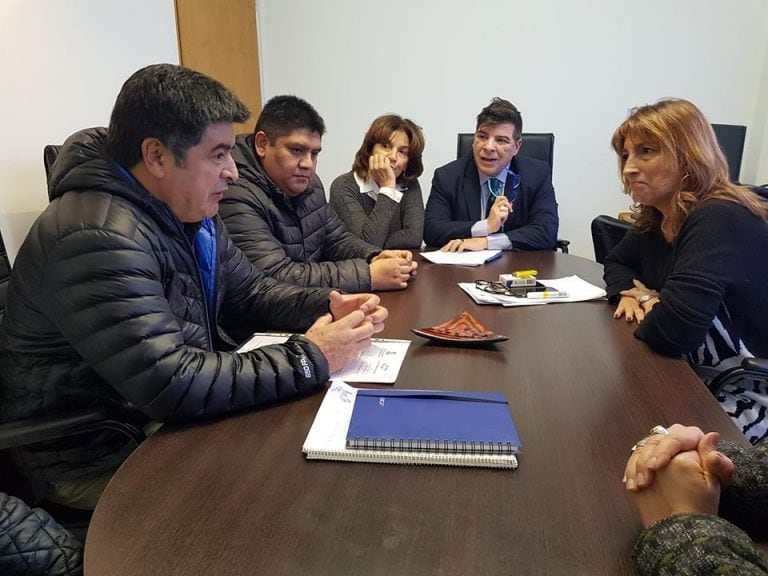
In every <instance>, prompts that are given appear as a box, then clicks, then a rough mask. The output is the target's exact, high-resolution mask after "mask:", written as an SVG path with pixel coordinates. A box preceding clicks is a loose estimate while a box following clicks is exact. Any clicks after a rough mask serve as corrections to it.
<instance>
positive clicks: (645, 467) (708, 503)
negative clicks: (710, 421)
mask: <svg viewBox="0 0 768 576" xmlns="http://www.w3.org/2000/svg"><path fill="white" fill-rule="evenodd" d="M668 432H669V433H668V434H667V435H665V436H664V435H654V436H650V437H648V438H646V440H645V442H644V443H643V445H642V447H641V448H639V449H637V450H636V451H634V452H633V453H632V454H631V455H630V457H629V460H628V461H627V465H626V468H625V470H624V479H623V482H624V485H625V487H626V489H627V490H628V491H629V492H630V493H631V494H632V495H633V502H634V504H635V506H636V507H637V509H638V512H639V513H640V520H641V522H642V524H643V527H645V528H647V527H648V526H650V525H652V524H654V523H655V522H658V521H659V520H662V519H663V518H666V517H668V516H672V515H673V514H682V513H689V514H713V515H714V514H717V508H718V504H719V501H720V487H721V486H728V485H730V483H731V479H732V476H733V462H731V460H730V458H728V457H727V456H725V455H724V454H722V453H721V452H718V451H717V443H718V440H719V438H720V436H719V434H717V433H716V432H710V433H709V434H704V433H703V432H702V431H701V429H700V428H697V427H695V426H681V425H680V424H674V425H673V426H670V427H669V429H668Z"/></svg>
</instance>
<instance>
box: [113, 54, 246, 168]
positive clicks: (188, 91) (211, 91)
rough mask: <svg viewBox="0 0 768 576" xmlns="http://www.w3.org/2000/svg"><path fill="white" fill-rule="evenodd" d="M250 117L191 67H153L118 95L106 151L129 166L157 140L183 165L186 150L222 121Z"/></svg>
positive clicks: (139, 73) (222, 89) (229, 94)
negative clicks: (144, 147)
mask: <svg viewBox="0 0 768 576" xmlns="http://www.w3.org/2000/svg"><path fill="white" fill-rule="evenodd" d="M250 115H251V113H250V112H249V111H248V108H247V107H246V106H245V104H243V103H242V102H241V101H240V100H239V99H238V98H237V96H235V95H234V94H232V92H230V91H229V90H227V89H226V88H225V87H224V86H223V85H222V84H221V83H220V82H218V81H217V80H214V79H213V78H210V77H208V76H206V75H205V74H201V73H200V72H196V71H194V70H190V69H189V68H184V67H182V66H177V65H174V64H153V65H151V66H147V67H145V68H142V69H141V70H138V71H137V72H134V73H133V74H132V75H131V77H130V78H128V80H126V81H125V84H123V87H122V88H121V89H120V93H119V94H118V95H117V100H116V101H115V106H114V108H112V117H111V118H110V120H109V131H108V134H107V141H106V149H107V152H108V153H109V154H110V156H112V158H114V159H115V160H116V161H117V162H119V163H120V164H122V165H123V166H126V167H128V168H131V167H133V166H135V165H136V164H138V163H139V162H140V161H141V158H142V153H141V143H142V142H143V141H144V140H145V139H146V138H157V139H158V140H160V142H162V143H163V145H165V146H167V147H168V148H169V149H170V150H171V152H173V155H174V159H175V161H176V163H177V164H179V165H182V164H183V161H184V156H185V154H186V152H187V150H188V149H189V148H190V147H192V146H195V145H197V144H199V143H200V140H202V137H203V133H204V132H205V130H206V129H207V128H208V127H209V126H211V125H213V124H218V123H220V122H232V123H234V122H245V121H246V120H248V118H249V117H250Z"/></svg>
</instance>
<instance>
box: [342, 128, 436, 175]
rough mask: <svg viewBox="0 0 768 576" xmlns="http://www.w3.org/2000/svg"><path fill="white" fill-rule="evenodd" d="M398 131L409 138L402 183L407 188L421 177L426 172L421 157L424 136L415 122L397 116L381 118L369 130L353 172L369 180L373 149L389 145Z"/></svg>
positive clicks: (357, 156) (357, 155)
mask: <svg viewBox="0 0 768 576" xmlns="http://www.w3.org/2000/svg"><path fill="white" fill-rule="evenodd" d="M397 130H402V131H403V132H405V135H406V136H408V167H407V168H406V169H405V171H404V172H403V173H402V174H401V175H400V178H399V180H401V182H400V183H401V184H403V185H406V186H407V185H409V184H411V183H412V182H413V181H414V180H416V179H417V178H418V177H419V176H421V173H422V172H423V171H424V164H423V163H422V161H421V155H422V153H423V152H424V135H423V134H422V133H421V128H420V127H419V126H418V125H417V124H416V123H415V122H414V121H413V120H409V119H408V118H403V117H401V116H398V115H397V114H386V115H384V116H379V117H378V118H376V119H375V120H374V121H373V123H372V124H371V127H370V128H368V132H366V133H365V137H364V138H363V143H362V145H361V146H360V149H359V150H358V151H357V154H355V161H354V163H353V164H352V170H354V171H355V173H356V174H357V175H358V176H360V177H361V178H368V160H369V159H370V157H371V154H372V153H373V147H374V146H375V145H376V144H387V143H388V142H389V139H390V138H391V137H392V133H393V132H396V131H397Z"/></svg>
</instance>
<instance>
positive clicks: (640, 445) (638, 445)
mask: <svg viewBox="0 0 768 576" xmlns="http://www.w3.org/2000/svg"><path fill="white" fill-rule="evenodd" d="M647 441H648V439H647V438H643V439H642V440H638V441H637V443H636V444H635V445H634V446H632V448H630V450H629V451H630V453H632V452H635V451H637V450H640V448H642V447H643V446H645V443H646V442H647Z"/></svg>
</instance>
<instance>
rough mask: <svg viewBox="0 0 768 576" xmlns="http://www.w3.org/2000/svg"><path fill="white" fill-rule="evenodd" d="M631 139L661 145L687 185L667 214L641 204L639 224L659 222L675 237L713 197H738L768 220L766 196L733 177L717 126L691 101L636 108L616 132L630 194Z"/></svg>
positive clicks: (615, 144) (733, 199) (615, 143)
mask: <svg viewBox="0 0 768 576" xmlns="http://www.w3.org/2000/svg"><path fill="white" fill-rule="evenodd" d="M627 138H631V139H632V140H640V141H644V142H647V143H648V144H651V145H655V146H658V147H659V150H660V151H661V154H662V158H663V160H664V161H665V162H668V163H669V164H670V165H671V166H673V167H676V168H677V173H678V174H679V175H680V179H681V184H682V186H681V188H682V189H681V190H680V191H679V192H677V193H676V194H675V198H674V202H673V203H672V211H671V212H670V214H668V215H667V218H663V216H662V214H661V212H659V210H657V209H656V208H652V207H650V206H641V207H640V214H639V216H638V218H637V221H636V223H635V226H636V227H637V228H638V229H640V230H648V229H650V228H652V227H654V226H659V227H660V228H661V229H662V230H663V231H664V232H667V233H669V235H670V237H671V238H674V237H676V236H677V234H678V232H679V231H680V228H681V227H682V225H683V222H685V219H686V218H687V217H688V215H689V214H690V213H691V211H692V210H693V209H694V208H695V207H696V206H697V205H698V204H700V203H701V202H703V201H705V200H709V199H711V198H717V199H721V200H728V201H730V202H736V203H737V204H741V205H742V206H745V207H746V208H747V209H748V210H749V211H750V212H752V213H754V214H756V215H757V216H759V217H761V218H762V219H763V220H768V207H766V205H765V204H764V203H763V201H762V200H761V199H760V197H759V196H758V195H757V194H755V193H754V192H752V190H750V189H749V188H747V187H745V186H739V185H737V184H734V183H733V182H731V180H730V178H729V175H728V164H727V162H726V160H725V156H724V155H723V152H722V150H721V149H720V146H719V145H718V143H717V138H716V137H715V133H714V131H713V130H712V126H711V125H710V123H709V121H708V120H707V119H706V118H705V117H704V114H702V113H701V110H699V109H698V108H697V107H696V106H694V105H693V104H692V103H691V102H688V101H687V100H681V99H675V98H670V99H664V100H659V101H658V102H656V103H655V104H649V105H647V106H640V107H638V108H634V109H632V110H631V111H630V114H629V117H628V118H627V119H626V120H624V122H622V124H621V126H619V127H618V128H617V129H616V131H615V132H614V133H613V138H612V139H611V146H612V147H613V149H614V151H615V152H616V154H617V155H618V157H619V177H620V178H621V180H622V184H623V185H624V193H625V194H629V193H630V191H629V186H628V183H627V180H626V178H625V177H624V164H625V160H624V158H623V153H624V142H625V141H626V139H627Z"/></svg>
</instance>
